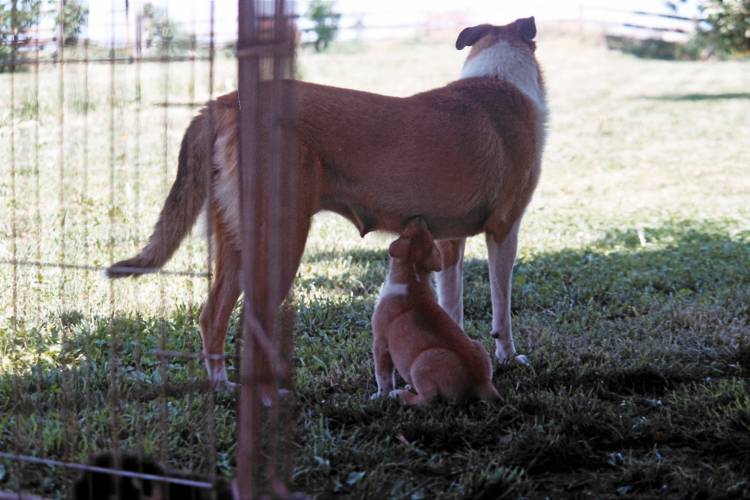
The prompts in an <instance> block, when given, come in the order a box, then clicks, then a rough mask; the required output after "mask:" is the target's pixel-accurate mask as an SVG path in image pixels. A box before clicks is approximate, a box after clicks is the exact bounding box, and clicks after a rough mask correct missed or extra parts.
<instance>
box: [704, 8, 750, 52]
mask: <svg viewBox="0 0 750 500" xmlns="http://www.w3.org/2000/svg"><path fill="white" fill-rule="evenodd" d="M701 11H702V12H703V14H704V16H705V17H706V22H707V23H708V28H707V29H701V30H700V35H699V36H700V38H702V39H704V40H705V41H706V42H708V43H709V44H710V45H712V46H714V47H716V49H718V50H719V51H720V52H724V53H730V54H731V53H734V54H750V0H704V1H703V3H702V4H701Z"/></svg>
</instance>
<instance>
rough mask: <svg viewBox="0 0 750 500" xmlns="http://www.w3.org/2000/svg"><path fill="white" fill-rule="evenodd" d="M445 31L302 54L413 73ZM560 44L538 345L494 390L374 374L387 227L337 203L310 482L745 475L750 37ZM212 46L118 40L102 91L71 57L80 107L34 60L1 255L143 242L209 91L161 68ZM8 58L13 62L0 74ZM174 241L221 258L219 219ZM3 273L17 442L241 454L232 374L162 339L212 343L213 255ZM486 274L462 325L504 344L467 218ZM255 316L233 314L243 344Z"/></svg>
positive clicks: (190, 455)
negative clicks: (113, 277)
mask: <svg viewBox="0 0 750 500" xmlns="http://www.w3.org/2000/svg"><path fill="white" fill-rule="evenodd" d="M450 42H451V41H450V40H442V41H433V40H423V41H419V42H418V43H413V42H380V43H374V44H370V45H358V46H350V45H339V46H335V47H334V49H333V50H332V51H331V52H329V53H326V54H314V53H312V52H306V51H304V52H302V53H301V54H300V58H299V65H300V72H301V74H302V75H303V77H304V78H305V79H308V80H312V81H317V82H322V83H329V84H335V85H339V86H348V87H355V88H360V89H367V90H371V91H378V92H383V93H390V94H396V95H408V94H410V93H412V92H416V91H420V90H424V89H427V88H430V87H433V86H436V85H441V84H443V83H445V82H447V81H450V80H451V79H453V78H454V77H455V75H457V74H458V71H459V68H460V64H461V61H462V58H463V57H464V54H461V53H458V52H456V51H455V50H453V49H452V46H451V43H450ZM538 53H539V57H540V60H541V62H542V65H543V67H544V69H545V73H546V79H547V84H548V90H549V104H550V109H551V118H550V124H549V140H548V145H547V149H546V154H545V161H544V171H543V175H542V180H541V184H540V187H539V189H538V191H537V194H536V196H535V198H534V201H533V202H532V204H531V206H530V207H529V209H528V212H527V215H526V218H525V219H524V224H523V227H522V232H521V248H520V251H519V260H518V263H517V265H516V271H515V277H514V283H513V323H514V328H515V338H516V343H517V346H518V348H519V350H520V351H521V352H524V353H526V354H528V355H529V357H530V359H531V361H532V363H533V368H531V369H526V368H522V367H515V366H512V367H498V368H497V369H496V372H495V376H494V382H495V384H496V385H497V387H498V390H499V391H500V393H501V395H502V399H501V402H499V403H497V404H492V405H490V404H487V403H475V404H470V405H465V406H462V405H455V404H450V403H439V404H436V405H434V406H433V407H430V408H429V409H419V410H416V409H409V408H403V407H401V406H400V405H398V404H396V403H395V402H392V401H377V402H371V401H369V399H368V397H369V395H370V394H371V393H372V392H374V390H375V384H374V376H373V370H372V362H371V358H370V352H369V348H370V342H371V333H370V325H369V319H370V316H371V314H372V311H373V307H374V304H375V300H376V296H377V291H378V288H379V287H380V285H381V283H382V281H383V278H384V274H385V269H386V263H387V256H386V253H385V250H384V249H385V248H386V244H387V242H388V240H389V238H388V237H387V236H383V235H368V236H367V237H366V238H364V239H361V238H359V236H358V234H357V232H356V230H355V229H354V228H353V227H351V226H350V225H349V224H348V223H346V222H345V221H343V220H341V219H339V218H337V217H335V216H332V215H326V214H323V215H321V216H318V217H317V218H316V220H315V224H314V228H313V232H312V235H311V238H310V240H309V243H308V248H307V252H306V255H305V259H304V262H303V264H302V266H301V267H300V273H299V276H298V279H297V285H296V289H295V294H294V305H295V308H296V310H297V311H298V315H297V328H296V336H295V343H296V346H295V347H296V351H295V364H296V375H297V399H296V415H297V417H296V434H295V447H294V453H293V455H294V469H293V477H294V487H295V488H296V489H299V490H303V491H306V492H308V493H311V494H313V495H317V496H318V497H320V498H327V497H330V496H333V495H342V496H349V497H352V498H361V497H369V498H386V497H391V496H393V497H398V498H415V499H416V498H436V497H441V498H444V497H448V498H487V499H490V498H514V497H521V496H524V497H531V498H541V497H544V496H551V497H555V498H558V497H565V496H575V495H579V496H591V497H598V498H601V497H619V496H626V497H627V496H631V497H642V496H656V495H665V496H669V497H677V498H683V497H694V498H699V497H733V496H735V497H740V496H742V495H743V494H744V495H747V494H749V493H750V483H748V481H747V477H749V476H750V468H748V465H747V464H749V463H750V451H748V450H750V391H749V390H748V389H749V384H750V382H749V379H750V306H748V304H750V208H749V207H750V205H748V203H747V200H748V199H750V197H749V195H750V170H748V167H747V159H748V158H750V142H748V141H747V137H750V121H748V120H747V116H748V114H750V99H749V98H748V94H747V88H750V63H749V62H747V61H745V62H740V61H734V62H732V61H730V62H711V63H702V62H665V61H646V60H642V59H636V58H633V57H629V56H625V55H622V54H618V53H613V52H607V51H605V50H603V49H602V48H600V47H598V46H594V45H590V44H582V43H581V42H580V41H577V40H575V39H572V38H567V37H563V36H550V35H545V33H544V32H542V33H541V34H540V40H539V49H538ZM192 70H193V68H192V66H191V65H190V64H189V63H180V64H172V65H170V67H169V73H168V77H167V76H165V69H164V67H160V66H155V65H145V66H144V67H143V68H142V70H141V71H142V75H141V77H142V82H143V84H142V85H141V91H140V93H138V92H136V88H137V85H136V83H137V78H136V77H137V75H136V72H135V68H134V67H131V66H118V67H117V73H116V80H115V84H114V86H115V96H114V99H110V97H109V96H110V81H109V78H110V69H109V67H106V66H105V67H92V68H91V69H90V72H89V75H88V88H89V92H88V93H87V92H85V87H84V85H83V82H84V81H85V80H84V75H83V72H82V71H81V68H80V67H67V68H66V69H65V76H66V80H65V88H64V91H65V98H64V99H63V100H62V106H63V107H62V113H61V108H60V104H61V99H60V96H59V94H58V90H59V89H58V82H57V76H58V70H57V69H56V68H50V69H47V68H43V70H42V71H43V73H42V74H41V75H40V89H41V92H40V99H39V104H38V108H37V105H36V104H35V103H36V95H35V92H34V73H33V72H32V73H25V74H18V75H15V76H14V84H15V107H14V108H13V114H12V118H13V122H12V123H11V121H10V120H11V113H10V109H11V108H10V106H7V107H5V108H3V109H2V111H0V114H1V116H0V158H1V159H2V165H3V166H2V169H3V175H2V177H0V196H1V198H0V199H1V200H2V203H0V221H2V223H1V224H2V225H1V226H0V232H1V233H2V237H1V238H0V258H2V259H4V260H8V259H11V258H13V256H15V257H16V258H18V259H25V260H33V261H45V262H56V261H59V260H61V259H62V260H64V261H65V262H67V263H70V264H87V265H92V266H104V265H106V264H107V263H108V262H111V260H112V258H113V257H114V258H120V257H124V256H128V255H129V254H131V253H132V252H133V251H134V250H135V249H136V248H138V247H139V246H140V245H142V244H143V242H144V239H145V237H146V236H147V233H148V231H149V230H150V227H151V225H152V224H153V222H154V220H155V218H156V215H157V213H158V210H159V208H160V206H161V203H162V201H163V199H164V195H165V190H166V189H167V188H168V186H169V183H170V182H171V178H172V175H173V172H174V168H175V162H176V154H177V150H178V149H177V148H178V145H179V140H180V139H181V134H182V131H183V130H184V127H185V126H186V124H187V121H188V120H189V119H190V116H191V114H192V113H193V112H194V110H192V109H190V108H189V107H176V108H169V109H168V112H166V111H165V109H164V108H163V107H162V106H160V105H159V104H160V103H162V102H164V101H165V95H164V92H165V89H167V91H168V100H169V101H173V102H183V103H184V102H190V101H194V100H195V101H200V100H202V99H205V98H206V97H207V96H208V94H207V89H208V82H207V68H206V67H205V66H203V65H200V64H199V65H197V66H196V68H195V73H194V74H195V78H194V80H195V81H193V77H192V76H191V75H192V74H193V73H192ZM233 70H234V65H233V62H232V61H221V62H220V63H219V64H218V66H217V78H216V82H217V83H216V90H217V92H218V93H220V92H224V91H226V90H229V89H231V88H232V87H233ZM10 78H11V77H10V75H2V76H0V99H2V100H3V102H10V100H9V94H10V85H11V79H10ZM191 89H193V91H194V92H195V95H191ZM139 96H140V97H139ZM37 109H38V110H39V122H37V121H35V118H36V110H37ZM61 119H62V121H63V123H64V127H65V128H64V137H63V140H64V143H65V146H64V152H63V154H62V162H61V161H60V158H61V155H60V149H61V148H60V142H59V141H60V135H59V132H60V130H59V124H60V120H61ZM110 121H112V123H114V128H113V129H112V131H111V132H110V126H109V124H110ZM11 130H12V132H13V135H14V148H13V157H12V156H11V147H10V138H11ZM36 134H38V143H39V147H38V148H37V147H36V146H35V144H36V139H35V138H36ZM165 138H166V140H167V146H168V147H167V148H166V151H165V148H164V139H165ZM84 139H86V142H85V143H84ZM111 141H113V142H112V147H110V142H111ZM84 144H86V145H87V146H85V147H84ZM61 167H62V176H61ZM11 170H13V171H14V172H15V176H13V175H11ZM61 177H62V184H61V182H60V179H61ZM110 178H114V179H115V183H114V184H111V183H110ZM13 180H15V203H14V199H13V196H12V191H13ZM110 199H112V200H114V203H113V204H112V203H111V202H110ZM37 206H38V207H39V208H38V210H37ZM14 233H15V235H16V237H15V239H14V238H13V237H12V236H13V234H14ZM168 268H169V269H173V270H180V269H192V270H194V271H203V270H205V268H206V264H205V244H204V242H203V241H202V238H201V231H200V230H198V229H197V230H195V231H194V236H193V237H192V238H191V239H190V241H188V242H187V244H184V245H183V248H182V249H181V250H180V251H179V252H178V254H177V255H176V256H175V258H174V259H173V261H172V262H170V264H169V265H168ZM0 287H1V289H2V294H1V295H0V450H4V451H11V452H18V453H24V454H33V455H38V456H44V457H52V458H57V459H63V460H85V459H86V457H87V456H88V455H89V454H90V453H91V452H93V451H95V450H101V449H108V448H110V447H111V446H112V444H113V443H114V442H117V444H118V446H119V447H120V448H129V449H137V448H142V449H144V450H145V451H146V452H148V453H151V454H153V455H156V456H158V457H163V458H164V459H165V460H166V461H167V462H168V463H169V464H170V465H171V466H173V467H177V468H180V469H185V470H196V471H199V472H202V473H207V472H208V471H209V470H215V471H216V472H218V473H219V474H223V475H231V474H232V473H233V472H234V463H235V461H234V453H235V451H236V448H235V446H236V443H235V428H234V422H235V417H236V414H235V405H236V398H235V396H234V395H231V394H224V393H219V394H215V396H214V398H213V399H212V398H210V397H209V395H208V394H206V393H204V392H202V391H201V390H199V389H200V388H201V384H203V383H204V372H203V367H202V366H201V363H200V362H199V361H198V360H195V359H182V358H180V359H168V360H165V361H164V362H160V358H158V357H157V356H156V355H155V354H154V350H155V349H157V348H166V349H172V350H181V351H187V352H199V350H200V339H199V335H198V327H197V316H198V313H199V306H200V303H201V302H202V300H203V297H204V296H205V292H206V282H205V280H203V279H200V278H189V277H174V276H163V277H154V276H151V277H145V278H143V279H140V280H138V281H123V282H116V283H114V284H112V283H109V282H106V281H104V280H102V279H101V278H99V276H98V275H97V274H96V273H94V272H89V271H85V270H66V271H65V272H60V271H58V270H56V269H50V268H46V267H35V266H19V267H17V268H14V267H13V266H11V265H6V264H3V265H2V266H1V267H0ZM14 290H15V301H14V300H13V296H14ZM465 300H466V316H467V323H466V330H467V333H468V334H469V335H470V336H472V337H475V338H479V339H482V341H483V342H484V343H485V345H486V346H487V348H488V349H490V347H491V343H490V339H489V337H488V335H486V334H487V333H488V332H489V330H490V319H491V313H490V302H489V286H488V281H487V271H486V261H485V255H484V243H483V241H482V239H481V238H473V239H471V240H470V241H469V243H468V251H467V261H466V295H465ZM14 303H15V307H14ZM237 332H238V315H235V317H234V318H233V322H232V325H231V327H230V332H229V339H228V344H227V348H228V350H229V352H234V351H235V349H236V343H235V342H234V338H235V336H236V335H237ZM234 375H235V373H234V363H231V366H230V377H233V376H234ZM165 378H166V380H165ZM165 382H166V384H165ZM115 402H117V403H115ZM163 428H166V429H167V431H166V432H163V431H162V429H163ZM0 464H1V465H2V468H0V489H13V488H18V487H22V488H24V489H26V490H32V491H36V492H40V493H45V494H50V495H60V494H64V492H65V491H66V488H67V487H68V486H69V484H70V481H71V479H72V478H73V477H74V476H75V474H72V473H70V472H68V471H64V470H59V469H55V470H54V471H52V470H51V469H45V468H40V467H36V466H30V465H26V466H23V467H22V468H19V465H18V464H14V463H11V462H7V461H5V462H2V461H0Z"/></svg>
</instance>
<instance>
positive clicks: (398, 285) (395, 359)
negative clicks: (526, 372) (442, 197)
mask: <svg viewBox="0 0 750 500" xmlns="http://www.w3.org/2000/svg"><path fill="white" fill-rule="evenodd" d="M388 254H389V255H390V256H391V262H390V265H389V268H388V276H386V280H385V284H384V285H383V288H382V289H381V291H380V299H379V300H378V305H377V307H375V312H374V313H373V315H372V337H373V339H372V355H373V359H374V362H375V363H374V364H375V380H376V381H377V383H378V392H376V393H375V394H373V396H372V398H371V399H375V398H378V397H383V396H388V395H390V396H391V397H397V398H399V399H401V401H402V402H404V403H406V404H408V405H424V404H428V403H430V402H431V401H432V400H433V399H434V398H436V397H444V398H447V399H458V400H463V399H468V398H471V397H475V398H481V399H499V398H500V395H499V394H498V392H497V390H496V389H495V386H493V385H492V361H490V357H489V355H488V354H487V351H485V350H484V347H482V344H480V343H479V342H477V341H476V340H472V339H470V338H469V337H467V336H466V334H465V333H464V332H463V330H462V329H461V327H459V326H458V325H457V324H456V322H455V321H453V318H451V317H450V316H449V315H448V313H447V312H445V310H444V309H443V308H442V307H440V306H439V305H438V303H437V301H436V300H435V294H434V292H433V291H432V286H431V284H430V275H431V274H432V273H433V272H434V271H440V270H441V269H442V258H441V255H440V251H439V250H438V248H437V246H436V245H435V242H434V240H433V238H432V234H430V231H429V230H428V229H427V225H426V224H425V223H424V221H423V220H422V219H421V218H420V217H417V218H415V219H412V220H411V221H409V223H408V224H407V225H406V227H405V228H404V231H403V232H402V233H401V236H399V237H398V239H397V240H396V241H394V242H393V243H391V246H390V247H389V248H388ZM396 371H398V373H400V374H401V378H403V379H404V380H405V381H406V383H407V384H410V385H411V386H412V388H413V389H414V391H416V393H415V392H412V391H411V390H409V389H406V390H395V388H396V383H395V378H396Z"/></svg>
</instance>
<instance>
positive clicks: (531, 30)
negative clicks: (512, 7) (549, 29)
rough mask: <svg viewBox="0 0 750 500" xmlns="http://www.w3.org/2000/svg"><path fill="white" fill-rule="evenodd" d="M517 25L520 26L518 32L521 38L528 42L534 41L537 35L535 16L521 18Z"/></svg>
mask: <svg viewBox="0 0 750 500" xmlns="http://www.w3.org/2000/svg"><path fill="white" fill-rule="evenodd" d="M516 27H517V28H518V34H519V35H521V38H522V39H523V40H525V41H527V42H533V41H534V37H536V22H535V21H534V16H531V17H527V18H525V19H519V20H518V21H516Z"/></svg>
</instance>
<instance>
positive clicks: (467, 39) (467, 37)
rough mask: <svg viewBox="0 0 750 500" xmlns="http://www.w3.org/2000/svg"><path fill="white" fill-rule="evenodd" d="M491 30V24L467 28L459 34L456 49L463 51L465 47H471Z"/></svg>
mask: <svg viewBox="0 0 750 500" xmlns="http://www.w3.org/2000/svg"><path fill="white" fill-rule="evenodd" d="M490 29H492V25H489V24H480V25H479V26H472V27H471V28H465V29H464V30H463V31H462V32H461V33H459V35H458V38H456V48H457V49H458V50H461V49H463V48H464V47H471V46H472V45H474V44H475V43H477V42H478V41H479V39H480V38H482V37H483V36H484V35H486V34H487V33H488V32H489V31H490Z"/></svg>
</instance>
